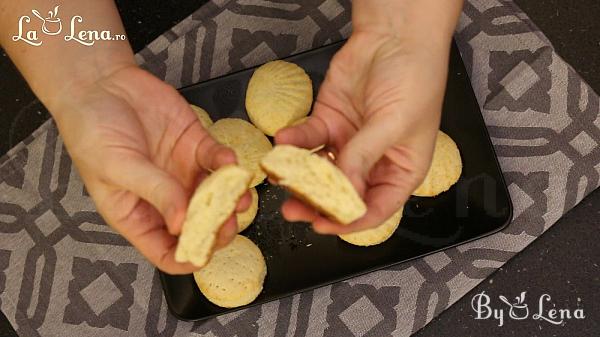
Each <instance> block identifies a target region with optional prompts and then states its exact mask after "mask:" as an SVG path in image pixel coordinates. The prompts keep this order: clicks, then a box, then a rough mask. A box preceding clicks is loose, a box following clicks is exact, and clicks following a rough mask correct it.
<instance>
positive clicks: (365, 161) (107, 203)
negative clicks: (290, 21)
mask: <svg viewBox="0 0 600 337" xmlns="http://www.w3.org/2000/svg"><path fill="white" fill-rule="evenodd" d="M57 4H60V5H61V7H60V17H62V18H67V19H64V21H66V20H68V18H71V17H72V16H73V15H80V16H82V17H83V18H85V28H87V29H98V30H110V31H112V32H113V33H115V34H124V29H123V26H122V23H121V21H120V17H119V15H118V12H117V10H116V8H115V5H114V3H113V1H112V0H95V1H89V2H88V1H86V2H84V1H75V0H64V1H62V2H57ZM47 6H48V3H47V2H46V1H43V0H26V1H4V2H2V3H0V44H1V45H2V47H3V48H4V49H5V50H6V51H7V53H8V54H9V56H10V57H11V59H12V60H13V61H14V62H15V64H16V65H17V67H18V68H19V70H20V71H21V72H22V74H23V75H24V77H25V78H26V79H27V81H28V83H29V85H30V86H31V88H32V89H33V91H34V92H35V93H36V95H37V96H38V98H39V99H40V100H41V101H42V102H43V103H44V105H45V106H46V107H47V108H48V110H49V111H50V113H51V114H52V116H53V118H54V119H55V121H56V123H57V125H58V128H59V130H60V133H61V136H62V138H63V140H64V143H65V145H66V147H67V150H68V151H69V154H70V155H71V157H72V159H73V162H74V163H75V165H76V167H77V169H78V172H79V173H80V175H81V177H82V179H83V181H84V183H85V184H86V187H87V189H88V191H89V193H90V195H91V197H92V198H93V200H94V202H95V203H96V206H97V209H98V211H99V212H100V214H102V216H103V217H104V219H105V220H106V221H107V223H108V224H110V225H111V226H112V227H113V228H114V229H115V230H116V231H118V232H119V233H121V234H122V235H123V236H124V237H125V238H126V239H127V240H129V241H130V242H131V243H132V244H133V245H134V246H135V247H136V248H137V249H138V250H139V251H140V252H141V253H142V254H143V255H144V256H145V257H146V258H147V259H148V260H149V261H150V262H152V263H153V264H154V265H156V266H157V267H158V268H160V269H161V270H163V271H165V272H168V273H171V274H184V273H190V272H192V271H194V270H196V269H197V268H196V267H195V266H193V265H191V264H185V263H177V262H176V261H175V260H174V251H175V247H176V244H177V236H178V235H179V234H180V232H181V226H182V223H183V221H184V218H185V212H186V209H187V205H188V203H189V199H190V196H191V194H192V192H193V191H194V189H195V188H196V186H197V185H198V184H199V183H200V181H201V180H202V178H203V177H205V176H206V175H207V174H208V173H209V172H210V171H211V170H214V169H217V168H218V167H220V166H222V165H225V164H231V163H235V162H236V158H235V154H234V153H233V152H232V151H231V150H230V149H228V148H226V147H224V146H222V145H219V144H218V143H217V142H215V141H214V140H213V139H212V138H211V137H210V135H209V134H208V133H207V132H206V130H204V129H203V127H202V126H201V125H200V123H199V122H198V121H197V119H196V117H195V115H194V113H193V112H192V110H191V109H190V108H189V105H188V104H187V102H186V101H185V100H184V99H183V98H182V97H181V96H180V95H179V94H178V93H177V91H176V90H175V89H174V88H172V87H171V86H169V85H167V84H165V83H164V82H162V81H160V80H159V79H157V78H155V77H154V76H153V75H151V74H149V73H147V72H145V71H144V70H141V69H140V68H139V67H137V65H136V64H135V61H134V58H133V53H132V50H131V47H130V46H129V44H128V43H127V42H126V41H107V42H96V44H95V45H94V46H92V47H86V46H82V45H78V44H76V43H72V42H71V43H67V42H65V41H64V40H62V38H60V37H52V38H45V39H44V44H43V45H42V46H39V47H33V46H30V45H27V44H25V43H15V42H13V41H12V39H11V37H12V36H13V35H15V34H16V33H17V31H16V30H17V27H18V19H19V17H20V16H21V15H28V14H31V9H33V8H37V9H39V10H40V12H42V13H45V12H47V11H48V10H50V8H48V9H46V7H47ZM461 6H462V0H448V1H436V0H420V1H410V0H377V1H373V0H355V1H354V2H353V17H352V19H353V34H352V36H351V38H350V39H349V41H348V43H347V44H346V45H345V46H344V47H343V48H342V50H340V52H339V53H338V54H337V55H336V56H335V58H334V59H333V61H332V62H331V65H330V70H329V72H328V74H327V76H326V79H325V81H324V83H323V85H322V87H321V89H320V92H319V95H318V97H317V99H316V103H315V108H314V111H313V113H312V117H311V118H309V119H308V121H307V122H306V123H304V124H301V125H299V126H296V127H293V128H288V129H285V130H281V131H280V132H279V133H278V134H277V135H276V142H277V143H291V144H295V145H298V146H302V147H306V148H313V147H316V146H317V145H320V144H327V146H328V149H329V150H331V151H332V152H334V153H336V157H337V160H336V164H337V165H338V166H339V167H340V169H341V170H342V171H343V172H344V173H345V174H346V175H347V176H348V177H349V178H350V180H351V182H352V183H353V185H354V186H355V187H356V189H357V191H358V192H359V194H360V195H361V196H362V197H363V199H364V200H365V202H366V204H367V206H368V211H367V214H366V215H365V216H364V217H363V218H361V219H359V220H357V221H356V222H355V223H352V224H351V225H349V226H341V225H339V224H336V223H333V222H331V221H329V220H327V219H326V218H324V217H322V216H321V215H319V214H318V213H317V212H315V211H314V210H313V209H311V208H310V207H308V206H307V205H305V204H303V203H301V202H299V201H298V200H295V199H292V200H288V201H287V202H286V203H285V204H284V206H283V214H284V216H285V217H286V218H287V219H288V220H293V221H298V220H303V221H308V222H311V223H312V224H313V227H314V229H315V230H316V231H317V232H319V233H323V234H340V233H346V232H349V231H356V230H361V229H366V228H371V227H374V226H376V225H378V224H379V223H381V222H382V221H384V220H385V219H387V218H388V217H389V216H390V215H391V214H393V213H394V212H395V211H396V210H397V209H398V208H399V207H400V206H402V205H403V204H404V202H405V201H406V199H407V198H408V197H409V196H410V194H411V192H412V191H413V190H414V189H415V188H416V187H417V186H418V185H419V183H420V182H421V181H422V179H423V178H424V176H425V174H426V172H427V169H428V167H429V164H430V161H431V156H432V151H433V146H434V143H435V136H436V132H437V129H438V128H439V121H440V113H441V104H442V99H443V94H444V89H445V83H446V73H447V64H448V51H449V46H450V42H451V38H452V33H453V30H454V27H455V25H456V21H457V20H458V15H459V12H460V8H461ZM308 135H311V136H310V137H309V136H308ZM249 201H250V198H249V195H246V196H244V197H243V198H242V199H241V200H240V202H239V205H238V209H237V210H236V211H238V212H239V211H242V210H244V209H246V208H247V207H248V205H249ZM236 228H237V224H236V222H235V217H234V216H232V217H231V218H230V219H229V220H228V221H227V222H226V223H225V224H224V225H223V226H222V228H221V231H220V233H219V238H218V246H223V245H226V244H227V243H228V242H229V241H231V240H232V239H233V237H234V236H235V232H236Z"/></svg>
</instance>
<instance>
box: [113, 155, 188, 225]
mask: <svg viewBox="0 0 600 337" xmlns="http://www.w3.org/2000/svg"><path fill="white" fill-rule="evenodd" d="M111 166H112V167H115V165H111ZM118 171H119V172H113V174H111V175H110V176H111V177H115V178H114V180H115V183H116V184H117V185H119V186H121V187H122V188H124V189H126V190H128V191H130V192H132V193H134V194H136V195H137V196H139V197H140V198H142V199H144V200H146V201H147V202H148V203H150V204H151V205H152V206H154V208H156V210H157V211H158V212H159V213H160V214H161V215H162V217H163V219H164V220H165V222H166V224H167V228H168V230H169V233H170V234H171V235H178V234H179V233H180V231H181V226H182V224H183V221H184V219H185V213H186V210H187V193H186V191H185V189H184V188H183V186H182V185H181V184H180V183H179V181H178V180H177V179H175V178H174V177H173V176H171V175H170V174H169V173H167V172H165V171H163V170H161V169H160V168H158V167H157V166H156V165H154V164H153V163H152V162H151V161H149V160H148V159H147V158H144V157H133V158H131V157H128V158H127V160H122V161H121V162H119V165H118Z"/></svg>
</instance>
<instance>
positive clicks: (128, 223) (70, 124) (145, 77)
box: [53, 64, 250, 274]
mask: <svg viewBox="0 0 600 337" xmlns="http://www.w3.org/2000/svg"><path fill="white" fill-rule="evenodd" d="M71 89H72V90H69V91H68V92H69V96H68V97H64V96H63V97H61V98H60V99H58V100H57V101H58V102H60V104H57V105H56V106H55V108H54V109H53V115H54V116H55V119H56V122H57V125H58V128H59V129H60V132H61V136H62V137H63V139H64V143H65V145H66V147H67V150H68V151H69V154H70V155H71V157H72V158H73V161H74V163H75V165H76V166H77V169H78V170H79V173H80V175H81V177H82V178H83V181H84V182H85V185H86V187H87V190H88V192H89V194H90V195H91V197H92V198H93V199H94V201H95V203H96V206H97V209H98V211H99V212H100V214H101V215H102V216H103V217H104V219H105V220H106V221H107V222H108V224H109V225H110V226H112V227H113V228H114V229H115V230H116V231H118V232H119V233H121V234H122V235H123V236H124V237H125V238H126V239H127V240H128V241H129V242H131V244H133V245H134V246H135V247H136V248H137V249H138V250H139V251H140V252H141V253H142V254H143V255H144V256H145V257H146V258H147V259H148V260H150V262H152V263H153V264H154V265H156V266H157V267H158V268H159V269H161V270H163V271H165V272H167V273H171V274H184V273H190V272H193V271H194V270H196V269H198V268H197V267H195V266H193V265H191V264H189V263H177V262H176V261H175V259H174V252H175V248H176V246H177V235H179V234H180V232H181V227H182V224H183V221H184V219H185V214H186V210H187V206H188V203H189V199H190V196H191V195H192V193H193V192H194V190H195V188H196V187H197V186H198V184H199V183H200V181H201V180H202V179H203V178H204V177H206V175H207V174H208V172H209V171H212V170H216V169H218V168H219V167H220V166H223V165H226V164H233V163H236V157H235V154H234V153H233V151H232V150H231V149H228V148H227V147H225V146H223V145H220V144H219V143H217V142H216V141H215V140H214V139H213V138H212V137H211V136H210V135H209V133H208V132H206V130H204V128H203V127H202V126H201V124H200V122H199V121H198V120H197V117H196V116H195V114H194V113H193V112H192V110H191V108H190V106H189V104H188V103H187V102H186V101H185V99H183V97H181V96H180V95H179V93H178V92H177V91H176V90H175V89H174V88H172V87H171V86H169V85H167V84H165V83H164V82H162V81H160V80H159V79H157V78H156V77H154V76H152V75H151V74H150V73H148V72H146V71H144V70H141V69H140V68H138V67H137V66H136V65H134V64H131V65H127V66H124V67H121V68H119V69H117V70H115V71H113V72H111V73H110V74H109V75H107V76H104V77H102V78H100V79H98V80H97V81H95V82H93V83H91V84H89V85H85V86H84V87H77V88H71ZM63 92H64V91H63ZM249 204H250V196H249V194H247V195H245V196H244V197H243V198H242V199H241V200H240V203H239V205H238V209H237V211H242V210H244V209H246V208H247V207H248V206H249ZM236 233H237V222H236V217H235V214H234V215H233V216H232V217H231V218H230V219H229V220H228V221H227V222H226V223H225V224H224V225H223V226H222V228H221V230H220V232H219V236H218V240H217V248H218V247H222V246H224V245H226V244H227V243H229V242H230V241H231V240H232V239H233V238H234V237H235V235H236Z"/></svg>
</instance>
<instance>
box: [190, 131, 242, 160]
mask: <svg viewBox="0 0 600 337" xmlns="http://www.w3.org/2000/svg"><path fill="white" fill-rule="evenodd" d="M197 127H199V128H201V126H200V125H199V124H198V126H197ZM202 136H203V137H202V139H201V140H200V142H199V143H198V144H197V146H196V151H195V156H196V162H197V163H198V165H199V166H200V167H201V168H203V169H205V170H208V171H214V170H217V169H218V168H219V167H221V166H224V165H228V164H236V163H237V159H236V156H235V153H234V152H233V150H231V149H230V148H228V147H227V146H224V145H222V144H220V143H218V142H217V141H215V140H214V139H213V138H212V137H211V136H210V134H209V133H208V132H206V131H203V132H202Z"/></svg>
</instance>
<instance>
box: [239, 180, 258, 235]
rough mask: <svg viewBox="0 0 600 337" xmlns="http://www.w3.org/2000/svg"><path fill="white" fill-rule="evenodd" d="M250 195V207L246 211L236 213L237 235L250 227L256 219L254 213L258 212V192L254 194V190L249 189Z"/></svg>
mask: <svg viewBox="0 0 600 337" xmlns="http://www.w3.org/2000/svg"><path fill="white" fill-rule="evenodd" d="M250 194H251V195H252V202H251V203H250V206H249V207H248V209H247V210H245V211H244V212H242V213H238V215H237V223H238V233H240V232H242V231H243V230H245V229H246V228H248V226H250V224H251V223H252V221H254V218H255V217H256V213H257V212H258V192H256V188H251V189H250Z"/></svg>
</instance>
